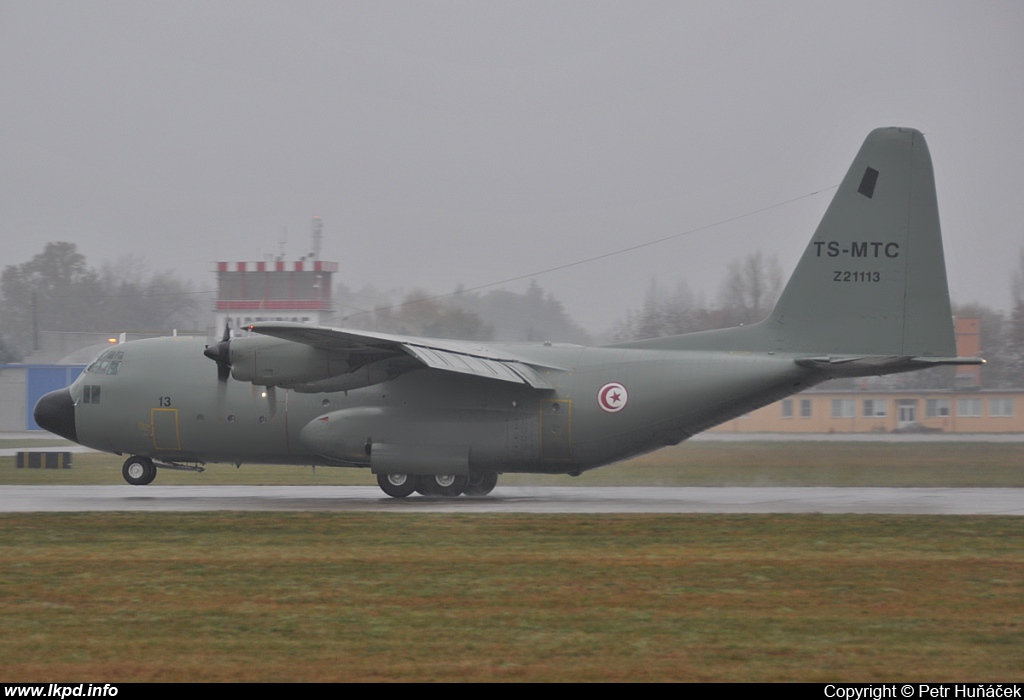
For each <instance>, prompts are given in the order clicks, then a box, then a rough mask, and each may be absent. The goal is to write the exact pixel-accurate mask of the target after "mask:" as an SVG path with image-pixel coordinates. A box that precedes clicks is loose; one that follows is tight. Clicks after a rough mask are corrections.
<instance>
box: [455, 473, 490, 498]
mask: <svg viewBox="0 0 1024 700" xmlns="http://www.w3.org/2000/svg"><path fill="white" fill-rule="evenodd" d="M497 485H498V473H497V472H484V473H482V474H470V475H469V483H467V484H466V490H465V491H463V493H464V494H466V495H467V496H486V495H487V494H489V493H490V492H491V491H493V490H494V487H495V486H497Z"/></svg>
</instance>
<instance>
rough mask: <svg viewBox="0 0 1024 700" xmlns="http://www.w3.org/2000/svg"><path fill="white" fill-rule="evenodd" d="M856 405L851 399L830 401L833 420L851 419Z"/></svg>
mask: <svg viewBox="0 0 1024 700" xmlns="http://www.w3.org/2000/svg"><path fill="white" fill-rule="evenodd" d="M855 411H856V403H855V402H854V400H853V399H832V417H833V418H853V417H854V412H855Z"/></svg>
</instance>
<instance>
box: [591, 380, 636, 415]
mask: <svg viewBox="0 0 1024 700" xmlns="http://www.w3.org/2000/svg"><path fill="white" fill-rule="evenodd" d="M628 400H629V392H627V391H626V387H624V386H622V385H621V384H619V383H618V382H608V383H607V384H605V385H604V386H603V387H601V390H600V391H598V392H597V405H598V406H600V407H601V410H602V411H607V412H608V413H618V412H619V411H621V410H622V409H624V408H625V407H626V401H628Z"/></svg>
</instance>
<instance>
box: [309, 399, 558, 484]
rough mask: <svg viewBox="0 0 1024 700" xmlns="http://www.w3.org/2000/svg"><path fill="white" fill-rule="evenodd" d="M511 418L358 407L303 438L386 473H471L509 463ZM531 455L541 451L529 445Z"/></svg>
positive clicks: (320, 450) (318, 421)
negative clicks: (470, 471)
mask: <svg viewBox="0 0 1024 700" xmlns="http://www.w3.org/2000/svg"><path fill="white" fill-rule="evenodd" d="M509 418H510V416H509V415H508V414H506V413H503V412H500V411H491V412H489V411H469V410H439V411H431V412H429V413H418V412H415V411H411V410H408V411H406V410H402V409H398V408H386V407H380V406H360V407H357V408H346V409H342V410H340V411H333V412H331V413H327V414H324V415H322V416H320V417H318V418H314V419H313V420H311V421H310V422H309V423H307V424H306V426H305V427H304V428H303V429H302V432H301V433H300V434H299V439H300V441H301V442H302V446H303V447H304V448H305V449H307V450H309V451H310V452H312V453H314V454H317V455H320V456H321V457H324V458H326V459H329V460H331V461H334V462H339V463H342V464H349V465H358V466H369V467H371V468H372V469H373V471H374V472H377V473H385V474H468V473H469V468H470V466H471V465H472V466H473V467H474V468H480V469H493V470H498V469H499V468H504V467H505V466H506V465H508V464H509V460H510V458H511V457H522V455H512V454H510V452H509V440H508V430H509V424H510V420H509ZM531 448H532V449H530V452H531V455H530V456H531V457H535V456H536V455H538V454H539V451H538V450H537V448H536V445H535V444H534V445H531Z"/></svg>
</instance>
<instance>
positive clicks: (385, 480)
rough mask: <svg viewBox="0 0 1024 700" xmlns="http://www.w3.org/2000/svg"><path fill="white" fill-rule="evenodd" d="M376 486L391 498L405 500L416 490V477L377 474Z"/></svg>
mask: <svg viewBox="0 0 1024 700" xmlns="http://www.w3.org/2000/svg"><path fill="white" fill-rule="evenodd" d="M377 485H378V486H380V490H381V491H383V492H384V493H386V494H387V495H389V496H391V497H392V498H405V497H406V496H408V495H409V494H411V493H412V492H413V491H415V490H416V477H414V476H409V475H408V474H378V475H377Z"/></svg>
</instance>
